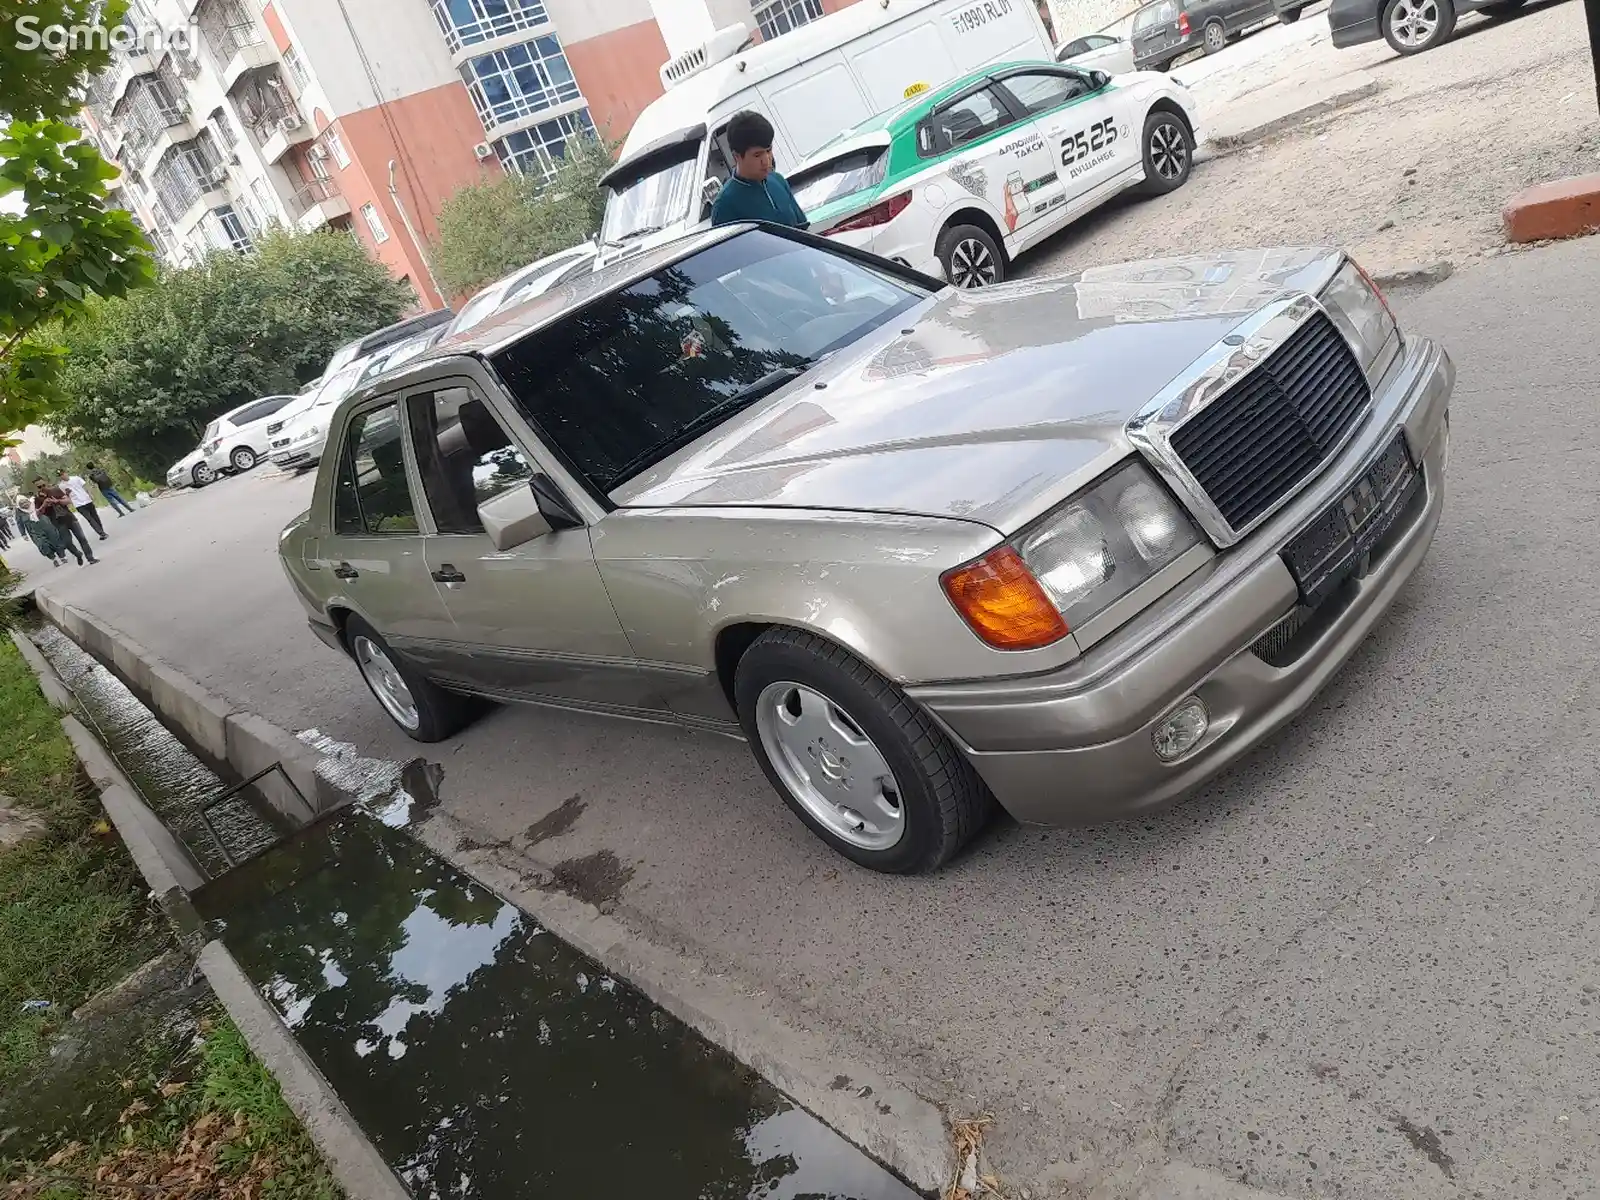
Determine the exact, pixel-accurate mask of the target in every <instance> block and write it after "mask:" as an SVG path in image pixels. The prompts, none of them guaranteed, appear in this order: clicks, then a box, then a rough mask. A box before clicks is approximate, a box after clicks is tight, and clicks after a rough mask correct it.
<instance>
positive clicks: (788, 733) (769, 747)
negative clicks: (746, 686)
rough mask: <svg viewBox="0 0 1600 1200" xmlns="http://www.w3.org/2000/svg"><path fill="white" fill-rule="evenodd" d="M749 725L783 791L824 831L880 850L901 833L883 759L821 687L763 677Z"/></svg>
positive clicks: (901, 817)
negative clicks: (764, 682) (752, 723)
mask: <svg viewBox="0 0 1600 1200" xmlns="http://www.w3.org/2000/svg"><path fill="white" fill-rule="evenodd" d="M756 733H757V735H758V736H759V737H760V739H761V748H762V750H764V751H765V752H766V755H767V760H768V761H769V762H770V763H771V764H772V766H773V769H774V770H775V771H776V772H777V774H778V778H779V779H781V780H782V781H783V785H784V787H785V788H787V789H788V791H789V794H790V795H791V796H793V797H794V798H795V800H796V801H798V802H799V804H800V805H801V807H803V808H804V809H805V810H806V812H807V813H808V814H810V816H811V817H812V819H814V820H815V821H816V822H817V823H818V824H819V825H821V826H822V827H823V828H824V829H826V830H828V832H829V833H831V834H833V835H834V836H835V837H837V838H839V839H840V840H841V841H844V842H846V843H848V844H849V845H851V846H855V847H858V848H859V849H862V850H888V849H890V848H891V847H893V846H895V845H898V844H899V842H900V839H901V838H902V837H904V836H905V832H906V816H905V806H904V805H903V804H902V803H901V801H900V785H899V783H898V782H896V780H895V777H894V771H893V770H892V769H891V768H890V766H889V761H888V759H886V758H885V757H884V756H883V752H882V751H881V750H879V749H878V747H877V746H876V745H874V744H873V741H872V739H871V738H870V737H868V736H867V734H866V733H865V732H864V731H863V730H862V728H861V725H860V723H859V722H857V721H856V720H855V718H853V717H851V716H850V714H849V713H847V712H845V710H844V709H843V708H841V707H840V706H839V705H838V704H836V703H835V702H834V701H832V700H830V699H828V697H826V696H824V695H823V694H822V693H821V692H819V691H817V690H816V689H815V688H811V687H807V686H806V685H805V684H803V683H792V682H789V681H787V680H779V681H777V682H775V683H769V684H768V685H767V686H766V687H764V688H762V689H761V695H760V696H759V697H758V698H757V699H756Z"/></svg>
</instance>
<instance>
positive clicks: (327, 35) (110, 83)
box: [87, 0, 881, 308]
mask: <svg viewBox="0 0 1600 1200" xmlns="http://www.w3.org/2000/svg"><path fill="white" fill-rule="evenodd" d="M853 2H856V0H133V5H132V8H131V10H130V12H129V14H128V16H127V18H126V21H127V23H128V25H129V26H130V28H131V29H132V30H133V31H134V32H135V33H136V34H137V35H138V39H139V44H138V45H137V46H135V47H130V48H129V49H128V50H126V51H124V52H119V53H118V54H117V56H116V57H115V59H114V61H113V65H112V67H111V68H110V69H109V70H108V71H106V72H105V73H104V74H103V75H102V76H101V77H100V78H98V79H97V80H95V81H94V83H93V86H92V87H91V89H90V94H89V96H88V105H87V109H88V114H89V123H90V125H91V126H92V129H93V133H94V135H95V137H96V139H97V141H98V142H99V143H100V145H101V147H102V149H103V150H104V152H105V153H106V155H107V157H108V158H110V159H111V160H112V161H113V162H115V163H116V164H117V165H118V166H119V167H120V168H121V171H122V174H121V176H120V178H119V180H118V181H117V184H116V195H115V202H116V203H118V204H121V205H122V206H124V207H126V208H127V209H128V210H129V211H130V212H132V213H134V215H135V216H136V217H137V218H138V219H139V220H140V222H141V224H142V225H143V226H144V228H145V229H146V231H147V232H148V233H149V234H150V236H151V238H152V240H153V241H154V242H155V243H156V245H157V247H158V248H159V250H160V251H161V253H162V255H163V257H164V258H166V259H167V260H168V261H171V262H174V263H179V264H181V263H186V262H191V261H194V260H195V259H197V258H198V257H201V256H203V255H204V254H206V253H208V252H210V251H211V250H213V249H217V248H222V249H235V250H247V249H249V247H250V246H251V244H252V242H253V239H254V238H255V237H257V236H259V234H260V233H261V231H263V230H264V229H266V228H267V227H268V226H269V225H271V224H273V223H282V224H284V225H289V226H293V227H297V228H299V229H303V230H311V229H317V228H324V227H331V228H339V229H347V230H350V231H351V232H352V233H353V234H354V235H355V236H356V237H358V238H360V239H361V240H362V242H363V243H365V244H366V246H367V247H368V248H369V250H370V251H371V252H372V254H373V255H374V256H375V257H376V258H377V259H379V260H380V261H382V262H383V263H385V264H386V265H387V266H388V267H389V268H390V270H391V271H393V272H394V274H395V275H396V277H398V278H400V279H403V280H405V281H407V282H408V283H409V284H410V285H411V286H412V287H413V288H414V289H415V291H416V294H417V298H418V304H419V307H422V308H434V307H437V306H439V305H440V304H442V303H444V302H445V301H446V300H447V299H448V297H445V296H442V295H441V294H440V290H439V288H438V287H437V285H436V284H435V283H434V281H433V279H432V277H431V275H430V271H429V266H428V258H427V254H426V246H427V245H428V244H429V243H430V241H431V240H432V239H433V238H434V237H436V235H437V232H438V223H437V217H438V213H439V209H440V206H441V205H442V204H443V202H444V201H445V199H446V198H447V197H449V196H450V195H451V194H452V193H453V192H454V191H456V190H457V189H458V188H460V187H461V186H463V185H464V184H468V183H471V182H473V181H474V180H478V179H481V178H484V177H486V176H491V175H494V174H497V173H499V172H501V171H520V172H525V173H533V174H546V175H547V174H549V173H550V172H551V171H552V170H553V168H554V164H555V162H556V161H557V160H558V159H559V158H560V156H561V154H562V152H563V148H564V146H565V144H566V141H567V139H569V138H571V137H573V136H575V135H580V134H585V133H589V132H593V131H603V132H604V133H606V134H607V135H608V136H610V137H613V138H621V137H622V136H624V135H625V134H626V133H627V131H628V129H629V127H630V126H631V125H632V123H633V121H634V118H635V117H636V116H637V114H638V113H639V111H640V110H641V109H642V108H643V107H644V106H645V105H646V104H648V103H650V101H651V100H653V99H655V98H656V97H657V96H659V95H660V94H661V91H662V86H661V80H660V75H659V69H660V67H661V65H662V64H663V63H664V62H666V61H667V59H668V58H669V57H672V56H674V55H676V54H679V53H682V52H684V51H685V50H688V49H691V48H693V47H694V46H697V45H699V44H700V43H702V42H703V41H704V40H705V39H706V38H707V37H709V36H710V35H711V33H712V32H713V31H714V30H716V29H719V28H724V27H726V26H729V25H733V24H735V23H739V24H743V25H745V26H747V27H748V28H749V29H750V30H751V32H752V35H753V36H755V37H759V38H773V37H780V36H782V35H783V34H784V33H786V32H788V31H789V30H791V29H793V28H795V27H797V26H799V25H803V24H805V23H806V22H808V21H812V20H816V19H818V18H820V17H822V16H823V15H825V14H826V13H829V12H833V11H836V10H838V9H840V8H843V7H845V6H846V5H847V4H850V3H853ZM880 2H881V0H880Z"/></svg>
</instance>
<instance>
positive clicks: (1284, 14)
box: [1278, 8, 1300, 25]
mask: <svg viewBox="0 0 1600 1200" xmlns="http://www.w3.org/2000/svg"><path fill="white" fill-rule="evenodd" d="M1299 19H1300V10H1299V9H1298V8H1285V9H1283V10H1281V11H1280V12H1279V13H1278V24H1279V25H1293V24H1294V23H1295V22H1296V21H1298V20H1299Z"/></svg>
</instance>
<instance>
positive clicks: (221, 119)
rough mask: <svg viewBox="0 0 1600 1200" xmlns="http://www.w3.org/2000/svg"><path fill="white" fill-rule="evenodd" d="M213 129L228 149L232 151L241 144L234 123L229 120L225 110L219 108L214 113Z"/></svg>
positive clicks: (212, 117) (212, 116) (212, 119)
mask: <svg viewBox="0 0 1600 1200" xmlns="http://www.w3.org/2000/svg"><path fill="white" fill-rule="evenodd" d="M211 127H212V128H213V129H214V130H216V132H217V137H218V138H220V139H221V141H222V144H223V145H224V146H226V147H228V149H230V150H232V149H233V148H234V147H235V146H237V145H238V144H239V134H238V133H237V132H236V131H235V130H234V128H233V122H232V121H230V120H228V114H227V112H226V111H225V110H224V109H221V108H218V109H216V110H214V111H213V112H212V114H211Z"/></svg>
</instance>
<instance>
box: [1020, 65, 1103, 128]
mask: <svg viewBox="0 0 1600 1200" xmlns="http://www.w3.org/2000/svg"><path fill="white" fill-rule="evenodd" d="M1005 86H1006V89H1007V90H1008V91H1009V92H1010V93H1011V94H1012V95H1013V96H1015V97H1016V98H1017V103H1018V104H1020V105H1022V107H1023V110H1024V111H1026V112H1027V114H1028V115H1029V116H1030V117H1036V116H1038V115H1039V114H1040V113H1047V112H1049V111H1050V110H1051V109H1053V108H1060V107H1061V106H1062V105H1063V104H1066V103H1067V102H1068V101H1069V100H1076V99H1077V98H1078V97H1079V96H1086V95H1088V94H1089V84H1088V81H1087V80H1085V79H1084V78H1083V77H1082V76H1081V75H1073V74H1070V73H1061V74H1057V73H1056V72H1054V71H1039V72H1031V71H1030V72H1029V73H1028V74H1026V75H1009V76H1007V77H1006V80H1005Z"/></svg>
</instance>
